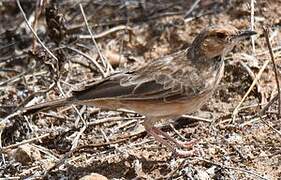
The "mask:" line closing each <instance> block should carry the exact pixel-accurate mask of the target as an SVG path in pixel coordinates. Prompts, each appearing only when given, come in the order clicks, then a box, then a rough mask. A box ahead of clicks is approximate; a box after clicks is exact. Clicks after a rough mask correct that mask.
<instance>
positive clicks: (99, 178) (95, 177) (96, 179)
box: [79, 173, 108, 180]
mask: <svg viewBox="0 0 281 180" xmlns="http://www.w3.org/2000/svg"><path fill="white" fill-rule="evenodd" d="M79 180H108V179H107V178H106V177H105V176H103V175H100V174H97V173H92V174H90V175H86V176H83V177H81V178H80V179H79Z"/></svg>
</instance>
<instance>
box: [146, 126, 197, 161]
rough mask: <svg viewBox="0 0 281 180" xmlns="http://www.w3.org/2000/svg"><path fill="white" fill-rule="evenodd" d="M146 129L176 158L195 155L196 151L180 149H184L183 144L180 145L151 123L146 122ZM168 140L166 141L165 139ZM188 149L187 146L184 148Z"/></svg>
mask: <svg viewBox="0 0 281 180" xmlns="http://www.w3.org/2000/svg"><path fill="white" fill-rule="evenodd" d="M144 127H145V129H146V131H147V133H148V134H150V135H151V136H153V137H154V138H155V140H156V141H158V142H160V143H161V144H163V145H165V146H166V147H168V148H169V149H170V150H171V151H172V152H173V153H174V154H175V155H176V156H181V157H187V156H192V155H194V151H193V150H191V151H183V150H179V149H178V148H181V147H182V143H179V142H178V141H176V140H175V139H173V138H172V137H170V136H169V135H168V134H167V133H165V132H163V131H161V130H160V129H158V128H156V127H154V126H153V124H151V123H149V121H144ZM163 137H164V138H166V139H167V140H166V139H164V138H163ZM174 144H175V145H176V147H175V146H174ZM184 147H185V148H186V146H184Z"/></svg>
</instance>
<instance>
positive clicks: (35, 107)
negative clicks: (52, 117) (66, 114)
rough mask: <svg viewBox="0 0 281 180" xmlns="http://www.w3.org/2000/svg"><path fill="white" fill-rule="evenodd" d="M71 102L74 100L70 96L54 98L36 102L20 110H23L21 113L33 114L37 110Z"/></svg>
mask: <svg viewBox="0 0 281 180" xmlns="http://www.w3.org/2000/svg"><path fill="white" fill-rule="evenodd" d="M73 102H74V100H73V98H71V97H70V98H62V99H58V100H54V101H49V102H44V103H40V104H36V105H33V106H29V107H24V108H23V109H22V112H23V114H33V113H37V112H39V111H46V110H49V109H53V108H57V107H61V106H65V105H69V104H72V103H73Z"/></svg>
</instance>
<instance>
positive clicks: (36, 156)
mask: <svg viewBox="0 0 281 180" xmlns="http://www.w3.org/2000/svg"><path fill="white" fill-rule="evenodd" d="M14 158H15V160H16V161H18V162H20V163H22V164H23V165H27V164H29V163H31V162H34V161H36V160H40V159H41V154H40V152H39V150H38V149H37V148H35V147H33V146H31V145H28V144H24V145H21V146H19V147H18V148H17V149H16V151H15V153H14Z"/></svg>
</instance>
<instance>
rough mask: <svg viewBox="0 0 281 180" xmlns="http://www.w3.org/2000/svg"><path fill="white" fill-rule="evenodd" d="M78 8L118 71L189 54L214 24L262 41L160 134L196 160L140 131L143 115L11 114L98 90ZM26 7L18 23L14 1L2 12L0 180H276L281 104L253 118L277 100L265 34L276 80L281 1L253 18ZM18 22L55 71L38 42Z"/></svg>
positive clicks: (227, 7)
mask: <svg viewBox="0 0 281 180" xmlns="http://www.w3.org/2000/svg"><path fill="white" fill-rule="evenodd" d="M80 3H81V5H82V7H83V9H84V12H85V16H86V18H87V20H88V24H89V27H90V29H91V31H92V33H93V34H94V37H95V40H96V42H97V44H98V46H99V48H100V51H101V54H102V55H103V56H104V59H106V60H107V61H108V62H109V63H110V64H111V65H112V66H113V69H114V70H115V71H123V70H128V69H131V68H136V67H138V66H140V65H142V64H143V63H145V62H148V61H153V60H154V59H156V58H159V57H162V56H165V55H167V54H169V53H172V52H176V51H178V50H180V49H185V48H188V46H189V45H190V44H191V42H192V40H193V38H194V37H195V36H196V35H197V34H198V33H199V32H200V31H201V30H202V29H204V28H205V27H207V26H209V25H214V24H221V25H223V24H232V25H234V26H236V27H237V28H238V29H249V28H250V27H251V25H253V27H254V29H255V30H256V31H257V33H258V35H256V36H255V37H254V38H253V41H251V40H248V41H245V42H243V43H242V44H240V45H239V46H237V47H235V49H234V50H233V51H232V52H231V53H230V54H228V55H227V57H226V58H225V64H226V67H225V74H224V78H223V80H222V82H221V83H220V85H219V88H218V89H217V91H216V93H215V94H214V96H213V97H212V98H211V99H210V100H209V101H208V103H207V104H206V105H204V106H203V107H202V108H201V110H200V111H198V112H196V113H194V114H192V117H186V116H185V117H182V118H180V119H178V120H177V121H174V122H173V123H172V124H171V125H170V124H159V126H160V127H162V130H163V131H166V132H167V133H169V134H170V135H171V136H173V137H175V138H177V139H180V140H185V141H189V140H196V143H195V144H194V147H193V149H194V150H196V152H197V153H195V155H194V156H191V157H187V158H181V157H175V156H174V155H172V154H171V152H169V150H168V149H166V148H165V147H164V146H162V145H160V144H158V143H157V142H155V141H154V139H153V138H152V137H151V136H149V135H147V133H146V132H145V131H144V128H143V126H142V122H143V116H141V115H139V114H136V113H134V112H130V111H127V110H122V109H120V110H116V111H108V110H103V109H99V108H98V107H92V106H67V107H61V108H55V109H52V110H48V111H44V112H39V113H37V114H31V115H27V116H23V115H21V114H17V113H16V112H17V110H19V109H21V108H22V107H24V106H29V105H33V104H37V103H40V102H45V101H50V100H54V99H58V98H62V97H63V96H70V95H71V91H72V90H75V89H79V88H80V87H83V86H85V85H86V84H87V83H89V82H95V81H98V80H100V79H102V78H103V74H102V72H101V70H102V71H103V72H106V73H108V72H109V69H106V68H104V67H105V66H104V62H105V61H102V58H100V55H99V51H97V49H96V46H95V43H94V42H93V40H92V39H91V37H90V33H89V31H88V28H87V26H86V23H85V20H84V18H83V15H82V12H81V9H80V6H79V4H80ZM21 6H22V8H23V11H24V14H23V13H22V12H21V11H20V9H19V6H18V4H17V2H16V1H15V0H11V1H5V0H4V1H0V117H1V126H0V132H1V142H0V151H1V153H2V155H1V157H0V178H7V179H9V178H10V179H79V178H81V177H83V176H85V175H88V174H91V173H98V174H101V175H103V176H105V177H107V178H108V179H200V180H201V179H202V180H205V179H280V177H281V144H280V142H281V123H280V116H279V114H278V112H279V111H278V101H273V102H272V103H271V104H270V106H269V108H267V109H265V113H264V114H261V113H260V112H261V109H263V108H264V107H265V106H266V105H267V104H268V102H270V100H271V99H272V98H273V97H274V96H276V94H277V93H278V88H277V83H276V74H275V72H274V66H273V63H272V61H271V57H270V54H269V51H268V46H267V43H266V38H265V37H266V34H265V33H264V32H263V26H264V27H268V28H269V39H270V44H271V46H272V49H273V52H274V56H275V63H276V67H277V78H279V79H281V78H280V70H281V62H280V60H281V48H280V47H281V32H280V29H281V19H280V17H281V11H280V7H281V1H278V0H268V1H267V0H258V1H256V3H255V4H254V7H253V6H251V1H250V0H247V1H243V0H217V1H213V0H204V1H203V0H202V1H197V0H196V1H195V0H194V1H191V0H190V1H187V0H176V1H170V0H106V1H100V0H83V1H82V0H80V1H66V0H65V1H55V0H53V1H51V0H49V1H48V0H45V1H44V0H43V1H42V3H39V1H38V2H37V1H35V0H27V1H23V0H21ZM251 10H252V11H251ZM251 12H252V13H251ZM24 15H25V16H26V18H27V20H28V22H29V23H31V25H32V27H33V30H34V31H35V32H36V34H37V36H38V38H39V39H41V41H42V44H44V45H45V46H46V48H47V49H48V50H49V51H51V52H52V53H53V55H54V56H56V58H57V60H55V59H54V58H53V57H52V55H50V53H48V52H47V51H46V49H44V48H43V46H42V44H40V43H39V42H38V40H37V38H35V36H33V34H32V32H31V30H30V28H29V27H28V26H27V23H26V22H25V20H24ZM251 19H252V20H254V22H253V23H252V24H251ZM97 63H98V65H99V67H101V70H100V69H99V68H97V66H96V64H97ZM266 63H268V64H267V65H266V66H265V69H264V71H263V72H262V74H261V76H260V77H258V81H257V83H256V84H255V85H254V86H253V88H252V89H251V91H250V93H249V95H248V96H247V97H246V99H245V101H244V102H243V103H242V104H241V106H240V108H239V109H238V112H237V113H234V109H235V108H236V107H237V105H238V104H239V103H240V101H241V100H242V98H243V96H244V95H245V94H246V92H247V91H248V89H249V88H250V86H251V84H252V82H253V81H254V79H255V78H256V77H257V75H258V73H259V71H260V70H261V69H262V67H263V66H264V64H266ZM105 75H108V74H105ZM234 115H235V116H234Z"/></svg>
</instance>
